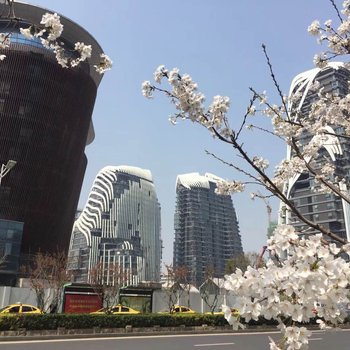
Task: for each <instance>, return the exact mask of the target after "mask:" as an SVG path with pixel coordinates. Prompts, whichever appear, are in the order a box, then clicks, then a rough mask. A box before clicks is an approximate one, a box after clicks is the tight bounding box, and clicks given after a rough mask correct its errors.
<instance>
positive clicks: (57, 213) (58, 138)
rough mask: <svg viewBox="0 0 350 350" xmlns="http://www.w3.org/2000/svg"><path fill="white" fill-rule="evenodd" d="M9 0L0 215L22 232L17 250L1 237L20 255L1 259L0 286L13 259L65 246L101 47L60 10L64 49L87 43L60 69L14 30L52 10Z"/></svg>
mask: <svg viewBox="0 0 350 350" xmlns="http://www.w3.org/2000/svg"><path fill="white" fill-rule="evenodd" d="M8 3H9V2H8V1H6V2H5V1H2V2H1V3H0V12H1V18H0V33H1V34H4V33H5V34H6V35H9V38H10V44H9V47H5V48H4V47H2V48H0V54H4V55H6V58H5V59H4V60H3V61H0V163H2V164H6V163H7V161H8V160H10V159H11V160H14V161H16V162H17V164H16V166H15V167H14V168H13V169H12V170H11V172H10V173H9V174H8V175H7V176H6V177H5V178H4V179H3V181H2V182H1V187H0V220H5V221H6V222H9V221H11V222H14V223H17V224H16V225H17V226H16V227H17V228H16V230H17V231H18V230H20V232H19V231H18V232H17V231H16V234H17V235H18V236H21V237H22V238H21V242H20V248H18V244H17V243H16V245H15V246H11V245H12V238H9V240H8V242H6V239H5V238H4V239H3V240H1V243H0V244H2V242H4V243H3V244H5V245H6V249H5V250H6V252H7V253H6V255H7V256H8V257H9V258H11V259H12V257H14V256H15V257H20V259H17V258H16V262H15V261H13V263H12V265H11V266H12V267H8V266H7V265H6V264H2V265H0V270H1V271H0V284H13V283H14V280H15V277H16V273H17V272H18V266H19V264H20V262H19V260H21V263H24V262H25V261H26V259H28V258H29V256H30V255H31V254H35V253H36V252H38V251H39V250H40V251H41V252H53V251H56V250H60V251H67V250H68V246H69V239H70V234H71V230H72V226H73V222H74V215H75V210H76V207H77V203H78V199H79V195H80V190H81V185H82V181H83V176H84V173H85V168H86V165H87V159H86V156H85V154H84V149H85V145H86V144H89V143H91V142H92V141H93V139H94V130H93V126H92V122H91V116H92V112H93V107H94V103H95V98H96V93H97V88H98V85H99V83H100V81H101V78H102V76H101V75H99V74H98V73H96V72H95V69H94V67H93V64H94V63H96V62H98V61H99V55H100V54H101V53H102V52H103V51H102V49H101V47H100V46H99V44H98V43H97V42H96V40H95V39H94V38H93V37H92V36H91V35H90V34H89V33H88V32H87V31H86V30H85V29H84V28H82V27H80V26H79V25H78V24H76V23H74V22H73V21H71V20H70V19H68V18H66V17H64V16H62V15H61V22H62V24H63V26H64V31H63V33H62V36H61V37H60V38H59V40H60V41H61V42H63V43H64V44H65V47H66V48H67V49H73V48H74V43H75V42H77V41H80V42H84V43H85V44H91V45H92V47H93V54H92V55H93V56H92V58H91V59H88V60H87V61H86V62H83V63H82V64H81V65H80V66H78V67H75V68H62V67H61V66H60V65H59V64H58V63H57V61H56V58H55V54H54V53H53V52H52V50H50V49H47V48H46V47H44V46H43V45H42V44H41V42H40V40H39V39H38V38H33V39H28V38H26V37H25V36H23V35H22V34H21V33H20V30H19V29H20V27H23V28H27V27H28V25H29V24H35V25H40V21H41V18H42V15H43V14H45V13H46V12H50V11H49V10H47V9H44V8H41V7H38V6H33V5H29V4H24V3H20V2H18V1H16V2H13V6H14V8H13V10H14V11H13V12H12V11H10V9H9V6H8ZM7 14H10V15H11V14H12V15H13V14H15V15H16V19H10V18H7V17H6V15H7ZM93 62H94V63H93ZM8 234H9V235H10V236H11V234H12V233H11V232H9V233H8ZM18 249H20V254H19V251H18ZM0 250H1V249H0Z"/></svg>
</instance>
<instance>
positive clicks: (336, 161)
mask: <svg viewBox="0 0 350 350" xmlns="http://www.w3.org/2000/svg"><path fill="white" fill-rule="evenodd" d="M349 79H350V71H349V70H348V69H346V68H344V66H343V64H342V63H337V62H332V63H330V65H329V66H327V67H326V68H323V69H320V68H314V69H312V70H309V71H306V72H304V73H301V74H299V75H297V76H296V77H295V78H294V80H293V82H292V84H291V87H290V93H289V94H290V96H291V97H293V96H299V97H298V99H294V100H297V102H295V103H294V104H290V105H289V109H290V110H291V111H293V110H294V111H298V112H299V113H298V115H299V118H308V114H309V112H310V108H311V105H312V103H313V102H314V101H316V100H317V99H318V96H317V94H316V92H315V91H312V89H310V87H311V86H312V84H313V83H314V82H315V81H318V82H319V83H320V86H321V87H322V88H323V89H324V92H331V93H336V94H338V95H339V96H344V95H346V94H347V93H348V81H349ZM325 128H327V130H328V131H329V133H330V134H337V133H339V132H342V130H340V128H339V127H338V126H337V125H328V126H325ZM311 137H312V135H310V134H307V133H305V134H303V135H302V137H300V138H299V141H300V142H301V143H302V144H307V143H308V142H309V141H310V140H311ZM291 157H293V152H292V150H291V148H290V147H288V150H287V159H291ZM312 161H313V166H314V167H315V168H316V169H317V170H321V169H322V166H323V165H324V164H325V163H331V164H333V165H334V173H333V175H332V178H331V180H335V179H336V178H337V177H339V178H344V179H345V182H341V183H340V184H339V185H340V188H341V190H342V191H345V192H347V193H349V186H350V185H349V179H350V177H349V176H350V142H349V140H348V139H347V138H343V137H337V136H329V138H328V140H327V142H325V143H324V144H323V145H322V147H320V149H319V151H318V155H317V156H316V157H315V158H314V159H313V160H312ZM319 189H320V184H319V183H318V182H317V181H315V178H314V176H313V175H312V174H310V173H309V172H308V171H304V172H303V173H302V174H296V175H295V176H294V177H293V178H291V179H290V180H289V181H288V183H287V184H286V186H285V191H286V194H287V196H288V198H289V199H291V200H292V201H293V203H294V205H295V206H296V208H297V209H298V210H299V211H300V212H301V213H302V214H303V215H304V216H305V217H306V218H307V219H309V220H310V221H312V222H315V223H317V224H320V225H322V226H324V227H325V228H327V229H329V230H330V231H332V232H333V233H336V234H337V235H339V236H341V237H342V238H345V239H347V240H349V239H350V206H349V204H348V203H347V202H346V201H344V200H342V199H341V198H339V197H338V196H336V195H335V194H333V193H324V192H323V191H319ZM281 206H282V208H281V209H282V211H281V213H282V214H283V215H282V217H281V218H280V221H281V222H284V223H287V224H291V225H293V226H294V227H295V228H296V229H297V230H298V231H299V232H301V233H303V234H305V235H309V234H315V233H317V232H316V231H315V230H314V229H311V228H310V227H308V226H307V225H306V224H304V223H303V222H301V221H300V220H299V219H298V218H297V217H296V215H295V214H294V213H291V212H290V211H289V210H286V208H285V206H284V205H283V204H281Z"/></svg>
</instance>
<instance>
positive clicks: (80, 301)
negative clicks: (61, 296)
mask: <svg viewBox="0 0 350 350" xmlns="http://www.w3.org/2000/svg"><path fill="white" fill-rule="evenodd" d="M101 307H102V305H101V300H100V298H99V297H98V296H97V295H91V294H65V301H64V311H63V312H64V313H67V314H83V313H89V312H93V311H96V310H98V309H101Z"/></svg>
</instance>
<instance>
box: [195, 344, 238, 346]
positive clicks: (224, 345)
mask: <svg viewBox="0 0 350 350" xmlns="http://www.w3.org/2000/svg"><path fill="white" fill-rule="evenodd" d="M225 345H234V343H215V344H195V345H194V346H225Z"/></svg>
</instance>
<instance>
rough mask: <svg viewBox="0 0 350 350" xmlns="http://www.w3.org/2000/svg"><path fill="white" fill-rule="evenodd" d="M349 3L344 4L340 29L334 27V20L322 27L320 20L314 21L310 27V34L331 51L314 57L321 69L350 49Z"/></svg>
mask: <svg viewBox="0 0 350 350" xmlns="http://www.w3.org/2000/svg"><path fill="white" fill-rule="evenodd" d="M349 7H350V6H349V1H348V0H345V1H344V2H343V9H342V11H341V13H342V14H343V17H344V18H342V21H341V23H340V24H339V26H338V27H334V26H333V23H332V20H327V21H326V22H324V25H323V26H322V25H321V23H320V22H319V21H318V20H315V21H313V22H312V23H311V24H310V26H309V27H308V32H309V34H311V35H313V36H316V37H317V39H318V41H319V42H320V43H322V42H326V43H327V44H328V48H329V50H328V51H327V52H321V53H319V54H317V55H315V57H314V63H315V65H316V66H317V67H319V68H324V67H325V66H326V65H327V62H328V61H329V59H330V58H333V57H335V56H339V55H346V54H348V53H349V48H350V9H349Z"/></svg>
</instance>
